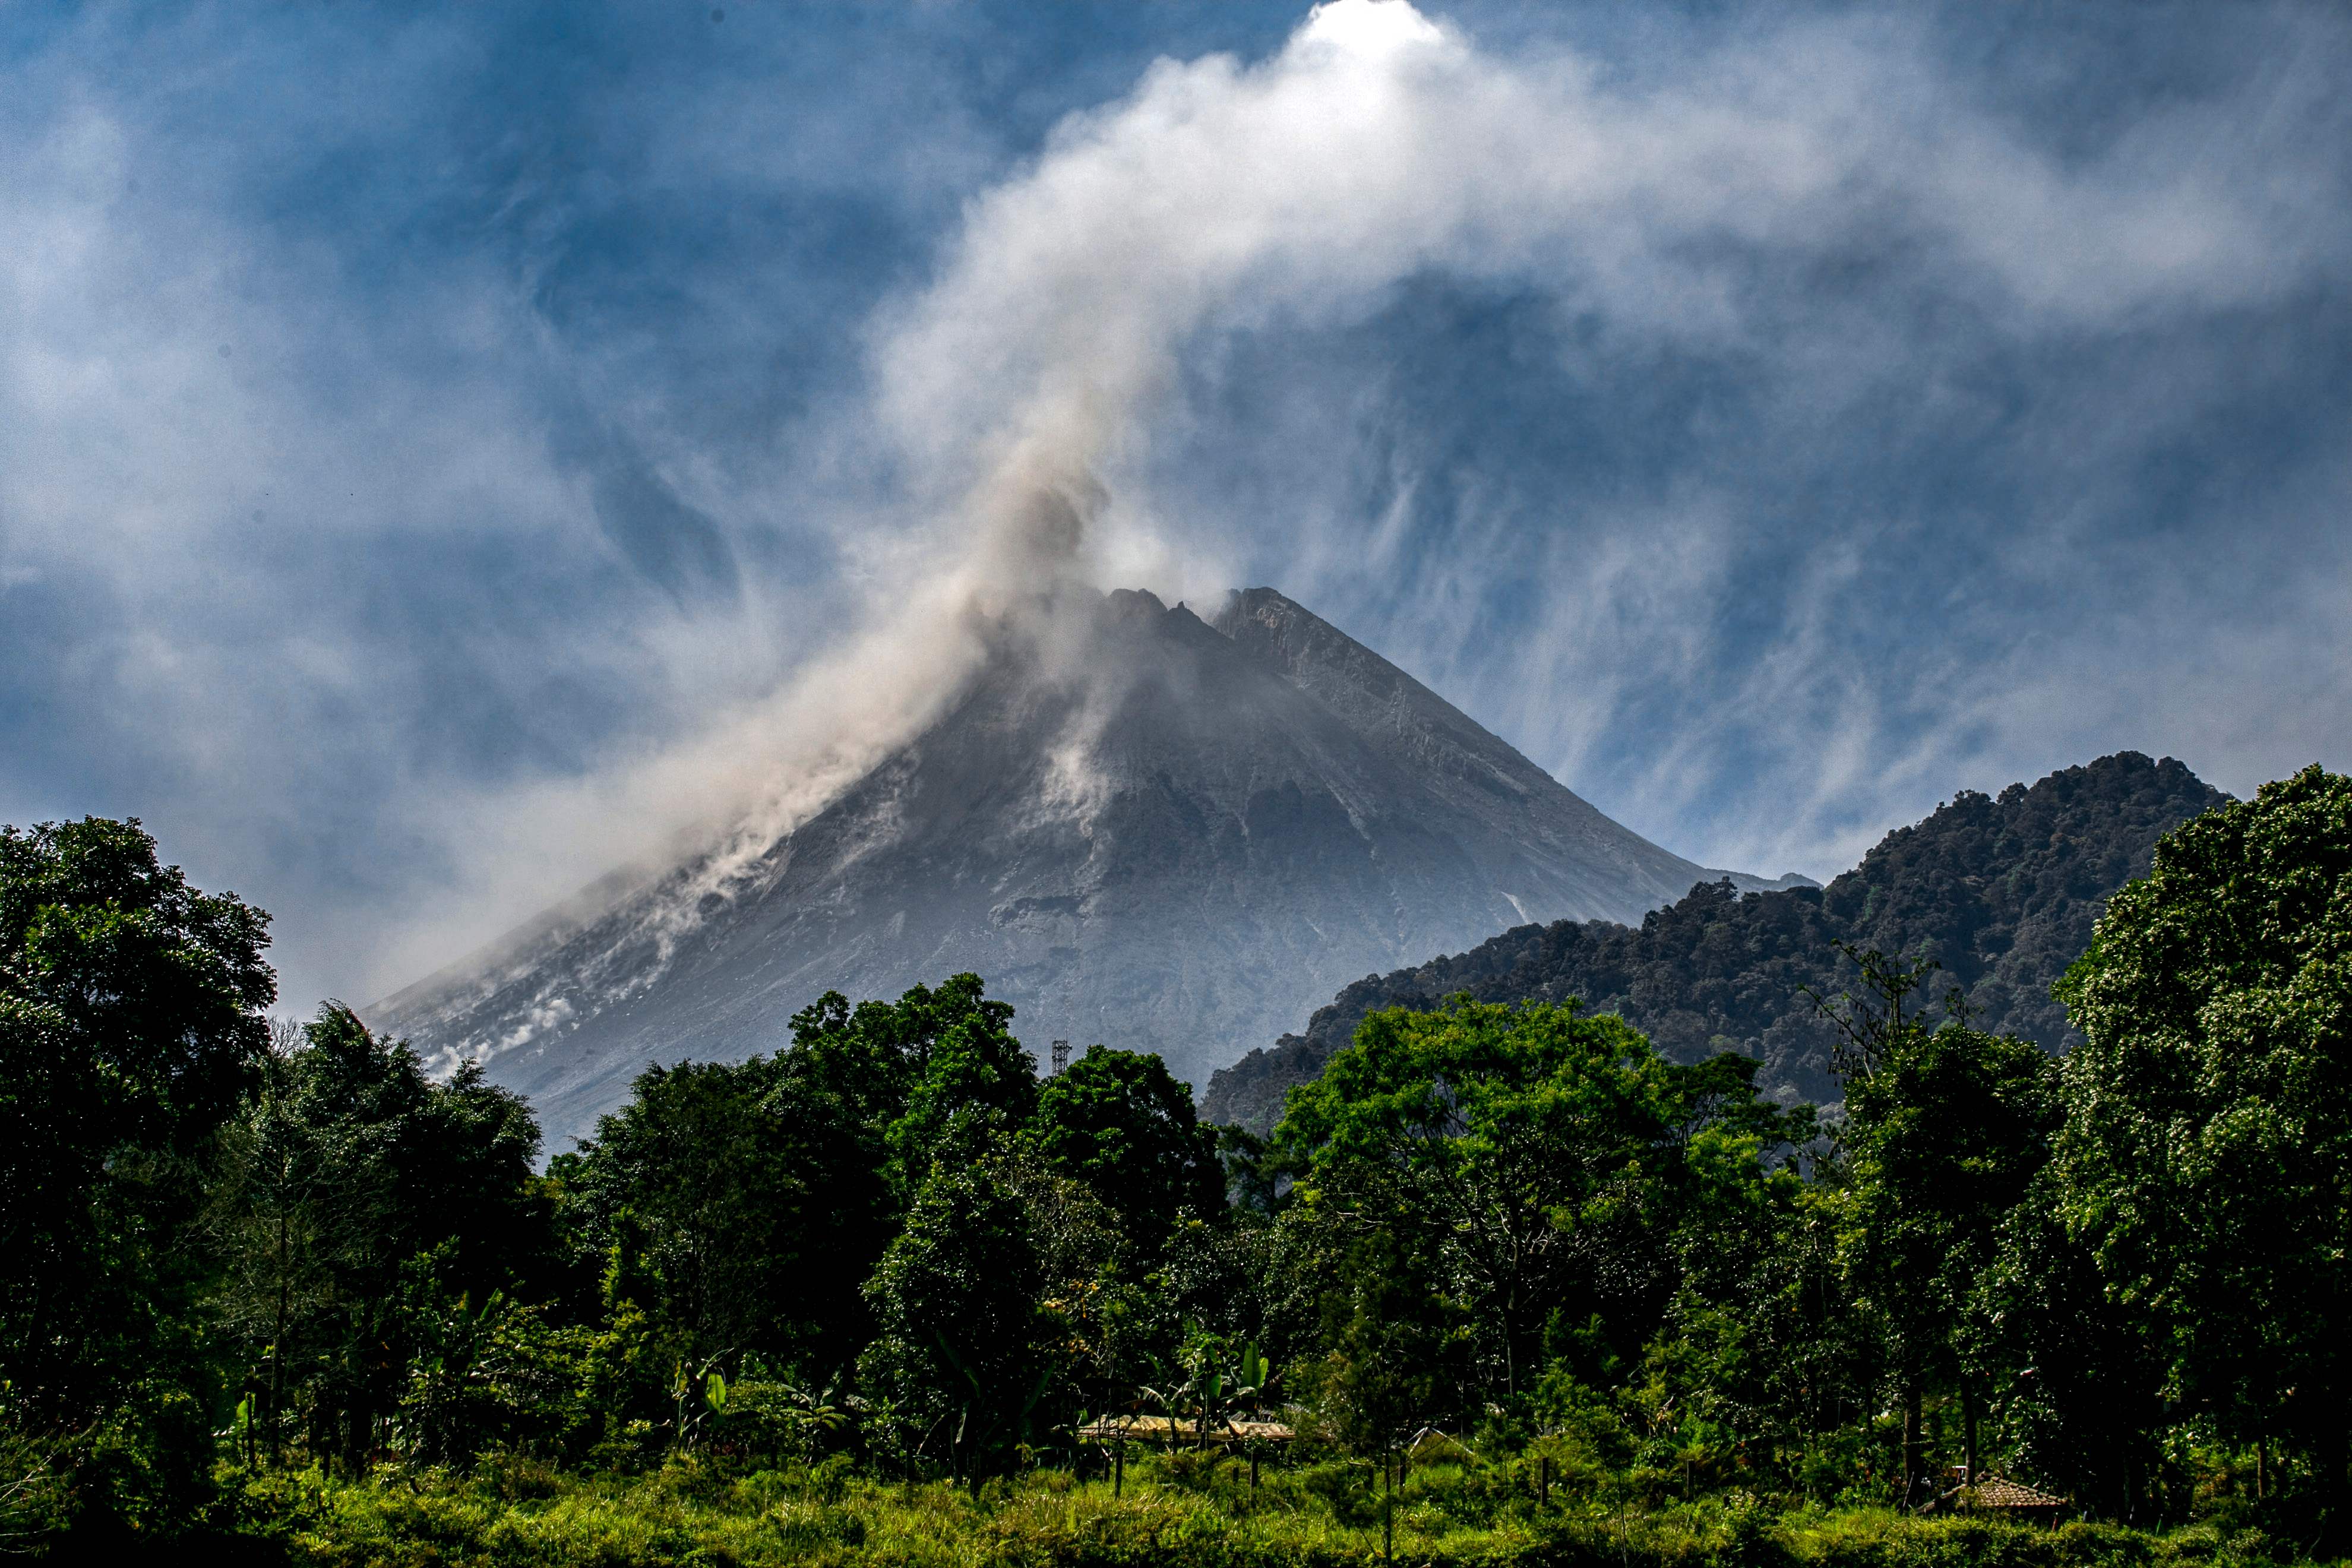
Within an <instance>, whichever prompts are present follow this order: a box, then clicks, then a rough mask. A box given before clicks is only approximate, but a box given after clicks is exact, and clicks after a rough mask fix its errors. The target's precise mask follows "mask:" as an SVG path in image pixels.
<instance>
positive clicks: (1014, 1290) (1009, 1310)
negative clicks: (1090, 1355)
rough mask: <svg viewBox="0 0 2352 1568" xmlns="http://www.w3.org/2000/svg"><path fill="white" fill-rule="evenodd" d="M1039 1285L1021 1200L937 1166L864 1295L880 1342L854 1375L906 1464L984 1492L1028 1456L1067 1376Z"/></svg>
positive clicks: (971, 1172) (979, 1177) (983, 1179)
mask: <svg viewBox="0 0 2352 1568" xmlns="http://www.w3.org/2000/svg"><path fill="white" fill-rule="evenodd" d="M1043 1285H1044V1272H1043V1270H1042V1269H1041V1268H1040V1267H1039V1263H1038V1258H1037V1250H1036V1247H1035V1244H1034V1241H1033V1240H1032V1238H1031V1235H1030V1232H1029V1228H1028V1224H1027V1215H1026V1212H1025V1211H1024V1207H1023V1205H1022V1203H1021V1201H1020V1199H1018V1198H1017V1197H1015V1196H1014V1195H1013V1194H1011V1193H1009V1192H1007V1191H1006V1190H1005V1189H1004V1187H1003V1184H1000V1183H999V1182H998V1181H997V1180H996V1179H995V1178H994V1177H993V1176H992V1175H991V1174H990V1173H988V1172H987V1171H986V1170H985V1169H982V1168H979V1167H974V1166H968V1165H949V1164H945V1163H942V1164H940V1165H939V1166H937V1167H936V1168H935V1169H934V1170H933V1171H932V1173H931V1175H930V1178H929V1180H928V1181H926V1182H925V1183H924V1184H923V1189H922V1191H921V1192H920V1193H919V1194H917V1196H916V1199H915V1204H914V1207H913V1209H912V1210H911V1211H910V1212H909V1213H908V1216H907V1227H906V1229H905V1230H904V1231H903V1232H902V1233H901V1234H900V1235H899V1237H898V1239H897V1240H896V1241H894V1242H892V1243H891V1244H890V1247H889V1250H888V1251H887V1252H885V1253H884V1254H883V1256H882V1264H881V1267H880V1268H877V1270H876V1271H875V1275H874V1279H873V1280H872V1281H871V1282H870V1283H869V1284H868V1285H867V1286H866V1296H867V1298H868V1300H870V1301H871V1303H872V1305H873V1310H874V1318H875V1323H876V1326H877V1329H878V1331H879V1334H878V1337H877V1339H876V1340H875V1342H874V1343H873V1345H872V1346H871V1347H869V1348H868V1349H867V1351H866V1355H865V1357H864V1358H863V1359H862V1360H861V1362H860V1363H859V1366H858V1372H859V1375H860V1378H861V1381H862V1382H863V1383H864V1384H865V1385H866V1387H867V1388H868V1389H869V1390H870V1391H871V1392H872V1396H873V1397H874V1398H875V1399H877V1401H881V1402H884V1403H886V1404H887V1407H888V1410H889V1412H890V1429H889V1432H888V1436H889V1438H890V1439H891V1441H892V1442H893V1443H894V1445H895V1446H896V1447H897V1448H898V1451H899V1452H900V1453H901V1455H902V1456H903V1457H904V1459H905V1460H906V1462H908V1463H909V1464H917V1463H922V1462H926V1461H928V1462H930V1463H934V1464H937V1463H946V1464H949V1465H950V1466H951V1467H952V1468H953V1469H954V1470H955V1472H956V1473H957V1474H959V1475H961V1476H964V1477H967V1478H968V1479H971V1480H972V1481H973V1482H974V1484H977V1482H978V1480H979V1479H980V1478H982V1476H985V1475H990V1474H994V1473H998V1472H1000V1471H1002V1470H1003V1469H1006V1468H1011V1467H1012V1466H1013V1464H1014V1463H1015V1462H1016V1461H1017V1460H1018V1459H1019V1458H1021V1457H1022V1455H1021V1450H1022V1448H1023V1447H1024V1446H1026V1445H1028V1444H1029V1443H1030V1442H1031V1441H1032V1439H1033V1438H1034V1436H1035V1435H1036V1430H1035V1429H1036V1426H1037V1416H1038V1414H1039V1411H1038V1405H1039V1402H1040V1400H1041V1399H1042V1398H1043V1396H1044V1394H1045V1391H1046V1389H1047V1388H1048V1386H1050V1384H1051V1382H1052V1380H1053V1378H1054V1377H1055V1373H1057V1372H1059V1371H1060V1370H1061V1369H1060V1366H1059V1365H1058V1364H1057V1362H1058V1357H1059V1347H1058V1344H1057V1341H1058V1340H1059V1338H1060V1336H1059V1335H1058V1334H1057V1333H1056V1331H1055V1330H1056V1326H1057V1325H1056V1323H1055V1321H1054V1318H1053V1316H1052V1315H1051V1314H1049V1313H1048V1312H1047V1311H1046V1310H1045V1309H1044V1308H1043V1306H1042V1304H1041V1296H1042V1287H1043Z"/></svg>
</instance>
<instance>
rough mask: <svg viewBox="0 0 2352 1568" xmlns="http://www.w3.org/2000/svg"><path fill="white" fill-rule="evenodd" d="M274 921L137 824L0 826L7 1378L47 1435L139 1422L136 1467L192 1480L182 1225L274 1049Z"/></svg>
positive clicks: (2, 1274)
mask: <svg viewBox="0 0 2352 1568" xmlns="http://www.w3.org/2000/svg"><path fill="white" fill-rule="evenodd" d="M267 944H268V916H266V915H264V914H263V913H262V912H261V911H260V910H257V909H254V908H252V907H251V906H250V905H247V904H246V903H243V902H241V901H240V900H237V898H236V896H235V895H234V894H222V895H207V894H205V893H203V892H200V891H198V890H197V889H194V888H193V887H191V886H189V884H188V881H187V879H186V878H185V877H184V876H183V875H182V874H181V872H180V870H179V868H177V867H170V866H164V865H163V864H161V863H160V862H159V861H158V860H157V858H156V854H155V845H154V841H153V840H152V839H151V838H149V837H148V836H147V835H146V833H145V832H144V831H142V829H141V827H140V826H139V824H138V823H136V822H135V821H133V822H110V821H105V820H102V819H99V818H94V817H93V818H86V819H84V820H83V821H80V822H68V823H45V824H42V825H40V826H36V827H33V828H31V829H29V830H19V829H16V828H14V827H0V1193H5V1194H6V1196H5V1201H0V1384H5V1386H6V1387H7V1389H8V1392H9V1394H10V1397H11V1400H12V1403H14V1404H15V1405H16V1413H17V1414H18V1415H21V1416H23V1417H25V1418H27V1419H29V1420H31V1421H32V1422H34V1423H35V1424H36V1425H37V1426H42V1427H47V1428H50V1429H53V1430H54V1429H61V1428H67V1427H72V1426H84V1425H86V1424H88V1423H89V1422H90V1421H92V1420H93V1418H95V1417H97V1416H99V1415H101V1414H108V1413H112V1412H120V1411H123V1410H126V1409H128V1410H130V1411H131V1414H130V1415H128V1416H126V1417H124V1419H125V1420H127V1421H128V1422H129V1423H130V1425H131V1426H132V1427H135V1428H138V1429H139V1430H141V1431H142V1432H144V1433H145V1434H146V1436H145V1437H143V1438H141V1439H139V1440H140V1441H146V1442H152V1443H154V1444H159V1445H162V1447H154V1448H151V1449H150V1451H149V1452H148V1454H147V1455H146V1457H145V1458H142V1459H141V1460H140V1461H138V1463H137V1464H135V1465H132V1466H131V1467H130V1469H131V1470H133V1471H137V1472H139V1473H141V1474H144V1475H148V1476H150V1477H159V1478H170V1479H168V1480H167V1485H180V1486H183V1487H184V1486H187V1485H193V1484H194V1482H195V1480H197V1479H200V1478H201V1474H202V1468H203V1467H204V1466H205V1464H206V1463H208V1462H209V1457H210V1454H209V1449H210V1438H209V1421H208V1419H207V1416H208V1412H207V1410H206V1408H205V1405H206V1404H207V1403H208V1402H209V1394H210V1391H209V1389H208V1388H206V1387H205V1369H204V1367H203V1366H202V1364H201V1363H200V1360H199V1358H198V1354H197V1352H198V1350H199V1346H198V1344H197V1342H196V1340H195V1338H194V1334H193V1333H192V1332H191V1331H190V1324H191V1322H192V1314H191V1311H190V1309H191V1306H192V1304H193V1300H194V1294H195V1292H196V1290H197V1289H198V1288H199V1287H200V1286H201V1285H202V1284H203V1283H204V1269H203V1258H204V1255H203V1252H202V1250H201V1249H200V1248H196V1247H192V1246H190V1245H189V1243H190V1240H191V1226H192V1225H193V1223H194V1218H195V1216H196V1215H197V1213H198V1210H199V1207H200V1205H201V1201H202V1181H201V1178H202V1174H203V1169H204V1165H205V1158H206V1155H207V1153H208V1151H209V1147H210V1143H211V1141H212V1138H213V1135H214V1133H215V1131H217V1130H218V1128H219V1127H220V1125H221V1123H222V1121H224V1120H225V1119H226V1118H227V1117H228V1116H229V1115H230V1114H231V1113H232V1112H233V1111H234V1110H235V1109H236V1102H237V1098H238V1096H239V1095H240V1094H241V1093H242V1092H243V1090H244V1089H245V1087H246V1085H247V1082H248V1081H249V1079H251V1077H252V1074H253V1072H254V1069H255V1067H256V1065H257V1062H258V1061H259V1060H260V1059H261V1058H262V1057H263V1056H264V1054H265V1050H266V1042H267V1037H268V1035H267V1025H266V1022H265V1020H264V1018H263V1017H262V1014H261V1010H262V1009H263V1008H264V1007H266V1006H268V1005H269V1003H270V1002H271V1001H272V1000H273V999H274V997H275V995H276V982H275V980H274V978H273V977H272V975H271V973H270V971H269V968H268V964H266V963H264V962H263V961H262V950H263V948H264V947H265V946H266V945H267ZM126 1402H128V1403H126ZM118 1424H119V1423H118ZM84 1479H85V1480H86V1481H88V1483H89V1484H87V1485H85V1486H83V1487H81V1488H80V1489H79V1490H80V1493H81V1495H82V1496H83V1497H84V1498H85V1500H94V1499H96V1498H98V1497H99V1496H100V1493H103V1492H105V1491H106V1490H107V1488H106V1487H105V1486H103V1485H100V1483H99V1482H98V1481H97V1480H95V1479H91V1478H90V1476H89V1475H88V1474H86V1475H85V1478H84ZM90 1506H98V1505H97V1504H96V1503H95V1502H92V1503H91V1504H90Z"/></svg>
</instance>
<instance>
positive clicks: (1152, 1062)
mask: <svg viewBox="0 0 2352 1568" xmlns="http://www.w3.org/2000/svg"><path fill="white" fill-rule="evenodd" d="M1029 1137H1030V1140H1031V1142H1033V1144H1034V1147H1035V1148H1036V1150H1037V1152H1038V1153H1039V1154H1040V1156H1042V1157H1043V1159H1044V1160H1045V1163H1046V1164H1047V1165H1048V1166H1049V1167H1051V1168H1052V1169H1054V1170H1056V1171H1059V1172H1060V1173H1063V1174H1065V1175H1067V1176H1070V1177H1073V1178H1075V1179H1076V1180H1077V1181H1080V1182H1083V1183H1085V1184H1087V1187H1088V1188H1090V1189H1092V1191H1093V1192H1094V1194H1095V1195H1096V1196H1097V1197H1098V1198H1100V1199H1101V1200H1102V1201H1103V1202H1104V1203H1105V1204H1107V1205H1109V1207H1110V1209H1111V1211H1112V1212H1113V1213H1114V1214H1116V1215H1118V1222H1119V1224H1120V1226H1121V1227H1122V1229H1123V1230H1124V1232H1125V1234H1127V1235H1128V1236H1129V1237H1133V1238H1135V1240H1136V1242H1137V1243H1138V1245H1139V1246H1141V1247H1144V1248H1146V1249H1148V1250H1149V1251H1150V1252H1153V1253H1156V1252H1157V1251H1158V1250H1159V1247H1160V1244H1161V1242H1162V1240H1163V1238H1164V1237H1167V1236H1168V1234H1169V1233H1170V1232H1171V1231H1172V1230H1173V1229H1174V1228H1175V1226H1176V1222H1177V1220H1178V1218H1179V1217H1180V1216H1181V1215H1186V1214H1191V1215H1198V1216H1201V1217H1203V1218H1222V1217H1223V1214H1224V1209H1225V1173H1224V1168H1223V1164H1222V1163H1220V1162H1219V1160H1218V1158H1217V1135H1216V1131H1215V1130H1214V1129H1213V1128H1208V1127H1203V1126H1202V1125H1201V1123H1200V1119H1199V1117H1198V1115H1197V1114H1196V1113H1195V1112H1194V1110H1193V1109H1192V1086H1191V1085H1189V1084H1183V1083H1179V1082H1177V1081H1176V1079H1174V1078H1173V1077H1171V1076H1170V1074H1169V1071H1168V1068H1167V1067H1166V1066H1165V1065H1164V1064H1163V1063H1162V1062H1161V1061H1160V1058H1158V1057H1155V1056H1144V1055H1140V1054H1139V1053H1137V1052H1135V1051H1114V1050H1106V1049H1104V1048H1103V1047H1100V1046H1095V1047H1090V1048H1089V1049H1088V1050H1087V1054H1086V1055H1085V1056H1082V1057H1080V1058H1078V1059H1077V1060H1076V1061H1074V1062H1072V1063H1071V1064H1070V1065H1069V1067H1068V1068H1067V1069H1066V1070H1065V1071H1063V1072H1062V1073H1060V1074H1058V1075H1057V1076H1055V1077H1054V1078H1051V1079H1047V1080H1046V1081H1045V1085H1044V1087H1043V1088H1042V1089H1039V1091H1038V1095H1037V1110H1036V1114H1035V1117H1034V1120H1033V1121H1031V1123H1030V1132H1029Z"/></svg>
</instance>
